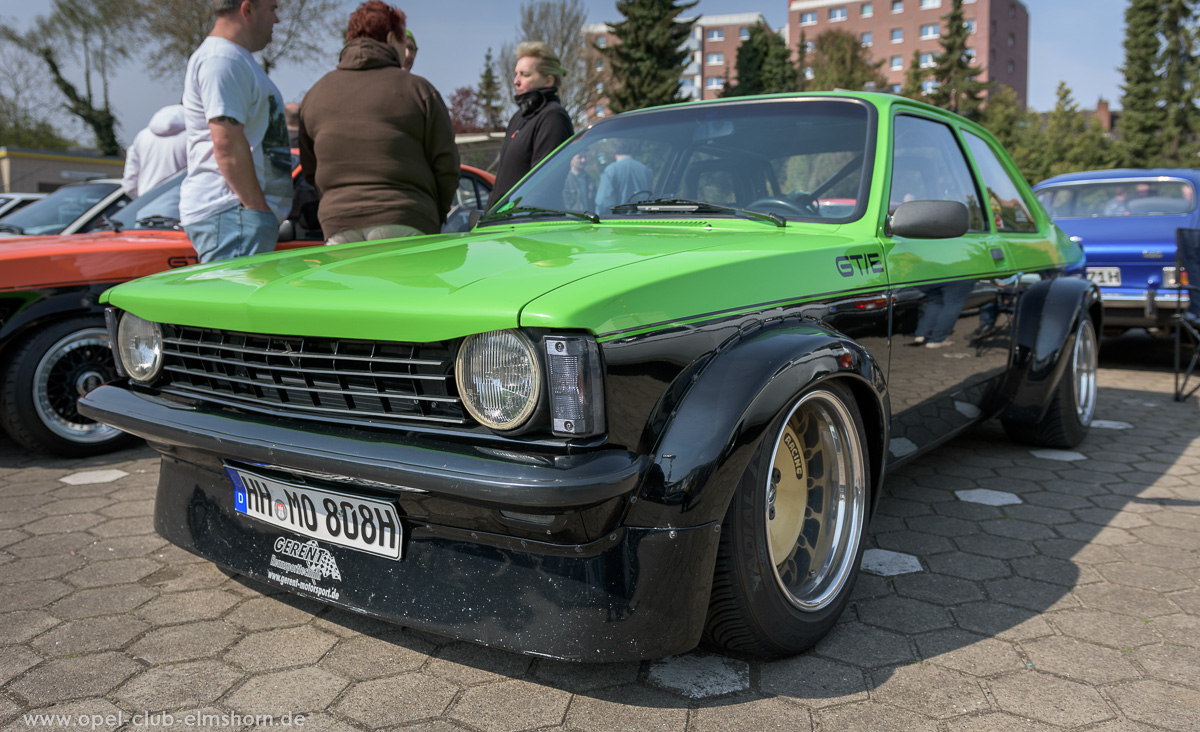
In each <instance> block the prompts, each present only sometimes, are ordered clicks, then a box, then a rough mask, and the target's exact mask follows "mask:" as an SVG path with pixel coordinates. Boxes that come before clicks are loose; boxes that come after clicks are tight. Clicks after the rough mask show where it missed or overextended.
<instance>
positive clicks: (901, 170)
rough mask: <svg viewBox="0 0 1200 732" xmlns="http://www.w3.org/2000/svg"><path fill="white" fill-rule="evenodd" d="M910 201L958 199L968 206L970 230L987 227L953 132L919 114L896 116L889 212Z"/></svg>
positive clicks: (968, 168) (968, 171)
mask: <svg viewBox="0 0 1200 732" xmlns="http://www.w3.org/2000/svg"><path fill="white" fill-rule="evenodd" d="M907 201H958V202H959V203H962V204H963V205H964V206H966V207H967V213H968V214H969V215H970V218H969V221H970V230H971V231H984V230H985V227H984V224H983V209H982V208H981V207H980V205H979V192H978V191H977V190H976V188H975V182H974V180H973V179H972V178H971V169H970V167H968V166H967V160H966V158H964V157H963V153H962V149H961V148H959V146H958V142H957V141H956V140H955V138H954V132H953V131H952V130H951V129H950V128H949V127H948V126H946V125H944V124H942V123H940V122H933V121H932V120H927V119H921V118H920V117H909V116H905V115H901V116H899V117H896V121H895V129H894V130H893V144H892V187H891V194H890V200H889V203H888V213H892V212H893V211H895V210H896V207H897V206H899V205H900V204H901V203H905V202H907Z"/></svg>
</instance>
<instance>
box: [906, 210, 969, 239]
mask: <svg viewBox="0 0 1200 732" xmlns="http://www.w3.org/2000/svg"><path fill="white" fill-rule="evenodd" d="M888 221H889V222H890V224H891V225H890V227H889V228H890V229H891V231H890V233H889V234H888V235H889V236H903V237H905V238H909V239H953V238H955V237H959V236H962V235H963V234H965V233H967V229H969V228H970V226H971V216H970V214H969V213H968V212H967V207H966V206H964V205H963V204H962V203H960V202H958V201H909V202H908V203H902V204H900V205H899V206H898V207H897V208H896V211H895V213H893V214H892V215H891V216H890V217H889V218H888Z"/></svg>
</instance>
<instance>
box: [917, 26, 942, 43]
mask: <svg viewBox="0 0 1200 732" xmlns="http://www.w3.org/2000/svg"><path fill="white" fill-rule="evenodd" d="M939 35H941V34H940V33H938V25H937V23H930V24H929V25H923V26H921V40H922V41H928V40H930V39H933V38H937V37H938V36H939Z"/></svg>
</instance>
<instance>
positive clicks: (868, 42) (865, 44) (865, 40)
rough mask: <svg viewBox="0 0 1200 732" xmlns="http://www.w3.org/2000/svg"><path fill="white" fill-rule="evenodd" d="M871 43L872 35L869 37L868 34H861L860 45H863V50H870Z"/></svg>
mask: <svg viewBox="0 0 1200 732" xmlns="http://www.w3.org/2000/svg"><path fill="white" fill-rule="evenodd" d="M871 41H872V35H871V34H870V33H863V34H862V44H863V48H870V47H871Z"/></svg>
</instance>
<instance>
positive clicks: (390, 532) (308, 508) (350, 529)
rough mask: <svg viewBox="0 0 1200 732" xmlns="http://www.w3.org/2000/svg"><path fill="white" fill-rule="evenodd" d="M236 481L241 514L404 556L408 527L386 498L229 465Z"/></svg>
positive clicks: (365, 549)
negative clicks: (305, 484)
mask: <svg viewBox="0 0 1200 732" xmlns="http://www.w3.org/2000/svg"><path fill="white" fill-rule="evenodd" d="M225 472H226V473H228V474H229V479H230V480H231V481H233V506H234V508H235V509H237V512H238V513H240V514H242V515H244V516H249V517H250V518H254V519H258V520H259V521H263V522H265V523H268V524H271V525H273V526H278V527H280V528H283V529H287V530H288V531H291V532H293V533H296V534H300V535H301V536H308V537H311V538H313V539H319V540H321V541H326V542H329V543H330V544H337V545H339V546H345V547H349V548H351V549H357V550H358V551H361V552H367V553H368V554H377V555H379V556H381V557H388V558H390V559H399V558H400V548H401V547H402V546H403V544H404V542H403V538H404V529H403V527H401V525H400V516H399V514H398V513H397V511H396V508H395V507H394V506H393V505H392V504H390V503H388V502H386V501H377V500H374V499H371V498H363V497H361V496H352V495H348V494H345V493H336V492H334V491H326V490H318V489H314V488H302V487H300V486H298V485H292V484H290V483H284V482H282V481H278V480H275V479H274V478H267V477H265V476H262V475H258V474H257V473H251V472H248V471H245V470H235V469H234V468H225Z"/></svg>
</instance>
